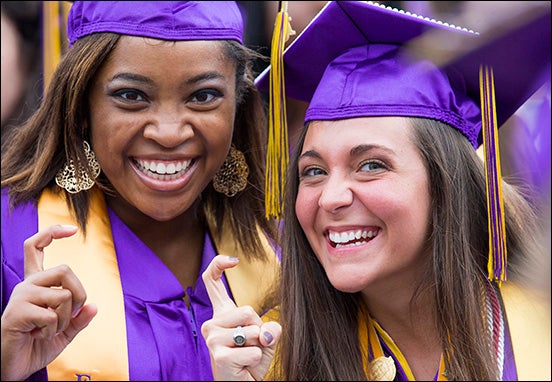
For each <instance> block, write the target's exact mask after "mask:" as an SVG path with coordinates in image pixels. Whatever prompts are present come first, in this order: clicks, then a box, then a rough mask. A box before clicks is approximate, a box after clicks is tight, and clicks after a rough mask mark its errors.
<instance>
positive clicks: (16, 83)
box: [1, 1, 42, 153]
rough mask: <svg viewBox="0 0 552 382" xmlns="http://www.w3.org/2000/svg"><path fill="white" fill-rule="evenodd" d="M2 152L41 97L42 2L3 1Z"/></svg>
mask: <svg viewBox="0 0 552 382" xmlns="http://www.w3.org/2000/svg"><path fill="white" fill-rule="evenodd" d="M1 6H2V13H1V22H2V35H1V37H2V44H1V50H2V74H1V75H2V77H1V80H2V109H1V111H2V112H1V114H2V115H1V120H2V153H4V144H5V143H8V139H7V134H8V133H9V131H10V130H11V129H13V128H15V127H17V125H18V124H19V123H20V122H22V121H23V120H25V119H26V118H27V117H29V116H30V114H31V113H32V112H33V111H34V110H35V109H36V108H37V107H38V103H39V101H40V97H41V96H42V70H41V62H42V60H41V21H40V20H41V9H42V2H41V1H2V2H1Z"/></svg>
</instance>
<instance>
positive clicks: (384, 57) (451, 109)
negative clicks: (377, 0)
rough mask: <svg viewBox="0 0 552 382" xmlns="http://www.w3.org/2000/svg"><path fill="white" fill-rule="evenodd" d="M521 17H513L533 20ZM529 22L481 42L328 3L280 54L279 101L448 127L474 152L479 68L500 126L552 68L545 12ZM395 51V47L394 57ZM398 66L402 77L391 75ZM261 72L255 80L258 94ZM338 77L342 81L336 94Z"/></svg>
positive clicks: (467, 34)
mask: <svg viewBox="0 0 552 382" xmlns="http://www.w3.org/2000/svg"><path fill="white" fill-rule="evenodd" d="M290 16H291V17H293V15H290ZM526 16H527V15H520V20H524V21H525V20H528V19H531V18H528V17H526ZM532 16H533V19H531V22H527V23H526V24H519V25H512V27H511V28H510V29H508V28H504V30H501V31H500V32H501V33H495V31H493V33H489V36H487V35H479V34H477V33H475V32H473V31H468V30H467V29H461V28H458V27H454V26H450V25H447V24H445V23H442V22H436V21H435V20H430V19H428V18H424V17H422V16H416V15H411V14H407V13H404V12H399V11H397V10H393V9H390V8H386V7H385V6H380V5H378V4H372V3H368V2H363V1H331V2H328V4H327V5H326V6H325V7H324V8H323V9H322V11H321V12H320V13H319V14H318V15H317V16H316V17H315V19H313V21H312V22H311V23H310V24H309V25H308V26H307V27H306V28H305V29H304V30H303V31H302V32H301V34H300V35H299V36H298V37H297V38H296V39H295V40H294V41H293V43H291V44H290V46H289V47H288V48H287V49H286V51H285V53H284V79H285V91H286V96H288V97H291V98H295V99H299V100H301V101H305V102H310V105H309V108H308V110H307V118H306V119H305V122H308V121H309V120H313V119H338V118H340V117H341V118H350V117H360V116H374V115H380V116H389V115H402V116H414V117H427V118H433V119H437V120H440V121H442V122H445V123H448V124H450V125H452V126H453V127H455V128H456V129H458V130H460V131H461V132H462V133H464V135H466V137H467V138H468V139H469V140H470V142H471V143H472V145H473V146H474V147H478V146H479V144H480V143H481V142H482V140H481V139H482V137H481V134H480V130H481V117H480V116H479V118H475V109H476V108H479V105H480V99H479V98H480V91H479V67H480V65H481V64H485V65H489V66H491V67H492V68H493V70H494V76H495V91H496V99H497V104H496V105H497V120H498V125H499V126H500V125H502V124H503V123H504V122H505V121H506V120H507V119H508V118H509V117H510V116H511V115H512V114H514V113H515V112H516V110H517V109H518V108H519V107H520V106H521V105H522V104H523V103H524V102H525V101H526V100H527V99H528V98H529V97H530V96H531V95H532V94H533V93H534V92H535V91H536V90H537V89H538V88H539V86H540V85H542V84H543V82H544V81H542V74H543V73H544V72H546V71H549V70H550V35H551V33H550V7H543V8H542V9H540V10H539V13H538V14H537V15H536V16H535V15H534V14H533V15H532ZM524 17H525V18H524ZM362 46H365V47H366V48H365V50H363V49H362V48H361V47H362ZM386 50H387V52H386V53H385V51H386ZM395 50H401V54H400V57H401V60H400V61H396V60H397V58H398V57H399V54H398V53H393V51H395ZM384 53H385V54H384ZM340 56H341V57H340ZM407 57H409V58H410V60H407V59H406V58H407ZM417 60H420V65H421V66H417V64H415V63H416V61H417ZM423 61H428V62H432V63H433V64H434V65H435V67H436V68H439V70H441V71H442V73H443V74H442V76H441V78H439V76H437V75H435V74H433V73H431V72H430V73H426V72H424V71H423V69H424V67H425V66H426V65H427V63H424V62H423ZM332 62H333V63H332ZM330 63H332V66H331V67H330V68H328V70H326V68H327V67H328V65H330ZM338 63H339V64H340V65H338ZM413 63H414V65H413V66H412V67H408V66H409V65H410V64H413ZM355 64H357V65H358V66H355ZM368 65H371V66H372V68H366V66H368ZM401 65H404V66H405V68H401V67H400V66H401ZM340 68H341V70H343V71H340ZM399 69H401V70H403V69H404V70H405V73H404V74H402V75H398V74H397V73H398V72H397V71H398V70H399ZM357 70H358V71H359V74H358V75H355V71H357ZM269 71H270V67H269V68H267V69H266V70H265V71H264V72H263V73H261V74H260V75H259V77H258V78H257V79H256V81H255V82H256V84H257V86H259V88H260V89H262V90H265V91H268V89H269ZM353 76H354V78H350V77H353ZM339 81H346V82H345V83H344V84H340V86H339V87H338V88H336V84H337V83H338V82H339ZM343 86H346V88H343ZM432 87H433V88H434V89H432V90H430V88H432ZM336 89H338V91H336ZM424 105H425V106H426V107H424ZM478 112H479V111H478ZM341 113H343V114H342V115H341Z"/></svg>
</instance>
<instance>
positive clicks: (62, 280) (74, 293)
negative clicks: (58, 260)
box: [22, 264, 87, 324]
mask: <svg viewBox="0 0 552 382" xmlns="http://www.w3.org/2000/svg"><path fill="white" fill-rule="evenodd" d="M22 284H23V285H25V284H32V285H36V286H39V287H44V288H41V289H39V290H38V291H37V292H35V295H34V296H33V297H31V301H33V302H34V303H35V304H38V305H41V306H49V307H52V308H55V309H56V308H58V307H60V305H61V303H62V302H64V301H61V298H62V297H66V298H68V300H65V306H66V309H67V310H68V313H69V314H68V316H69V317H71V316H72V315H75V313H76V312H77V311H78V310H79V309H80V308H81V307H82V306H83V305H84V303H85V301H86V297H87V296H86V291H85V289H84V286H83V285H82V283H81V282H80V280H79V278H78V277H77V276H76V275H75V273H74V272H73V271H72V270H71V268H69V267H68V266H67V265H65V264H62V265H58V266H56V267H54V268H50V269H47V270H45V271H42V272H40V273H35V274H33V275H31V276H29V277H28V278H27V279H25V281H24V282H23V283H22ZM55 291H58V292H60V293H59V294H53V293H54V292H55ZM48 293H50V294H48ZM41 296H43V297H41ZM46 296H49V298H47V297H46ZM55 297H57V298H55ZM64 324H66V323H64Z"/></svg>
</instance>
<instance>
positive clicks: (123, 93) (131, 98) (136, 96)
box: [113, 89, 146, 102]
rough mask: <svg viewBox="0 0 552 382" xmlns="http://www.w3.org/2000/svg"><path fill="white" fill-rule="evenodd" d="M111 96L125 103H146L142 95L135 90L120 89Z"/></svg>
mask: <svg viewBox="0 0 552 382" xmlns="http://www.w3.org/2000/svg"><path fill="white" fill-rule="evenodd" d="M113 96H115V97H117V98H120V99H123V100H124V101H126V102H141V101H146V97H145V95H144V93H142V92H141V91H138V90H135V89H120V90H117V91H116V92H114V93H113Z"/></svg>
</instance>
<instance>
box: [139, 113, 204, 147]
mask: <svg viewBox="0 0 552 382" xmlns="http://www.w3.org/2000/svg"><path fill="white" fill-rule="evenodd" d="M193 135H194V130H193V128H192V126H191V124H190V123H189V122H187V120H186V118H185V117H184V116H183V115H182V114H180V115H179V114H177V113H170V114H169V113H165V114H163V115H162V116H160V117H158V118H154V119H152V120H151V121H150V122H149V123H148V124H147V125H146V127H145V129H144V137H145V138H147V139H151V140H153V141H155V142H157V143H158V144H159V145H161V146H163V147H166V148H173V147H177V146H178V145H180V144H182V143H183V142H184V141H186V140H188V139H190V138H191V137H193Z"/></svg>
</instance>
